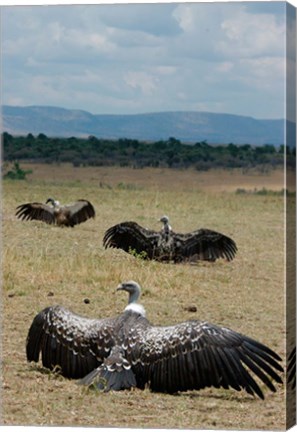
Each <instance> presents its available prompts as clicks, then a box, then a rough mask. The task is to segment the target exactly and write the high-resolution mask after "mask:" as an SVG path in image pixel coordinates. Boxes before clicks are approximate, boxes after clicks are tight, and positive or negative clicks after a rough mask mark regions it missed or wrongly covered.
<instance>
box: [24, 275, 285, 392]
mask: <svg viewBox="0 0 297 432" xmlns="http://www.w3.org/2000/svg"><path fill="white" fill-rule="evenodd" d="M117 290H124V291H127V292H128V293H129V302H128V305H127V306H126V308H125V309H124V311H123V312H122V313H121V314H120V315H118V316H116V317H114V318H105V319H90V318H85V317H82V316H80V315H77V314H75V313H73V312H71V311H70V310H68V309H65V308H64V307H62V306H51V307H47V308H46V309H44V310H42V311H41V312H40V313H38V315H36V316H35V318H34V319H33V322H32V324H31V327H30V329H29V332H28V337H27V343H26V352H27V360H28V361H29V362H32V361H34V362H38V360H39V354H40V352H41V357H42V364H43V366H44V367H45V368H48V369H51V370H56V371H57V370H58V371H59V372H60V373H61V374H62V375H63V376H65V377H68V378H74V379H79V381H78V383H79V384H83V385H86V386H90V387H95V388H98V389H100V390H104V391H109V390H115V391H116V390H124V389H127V390H128V389H131V388H132V387H137V388H139V389H144V388H146V387H147V388H150V389H151V391H154V392H163V393H169V394H173V393H177V392H182V391H187V390H199V389H203V388H205V387H216V388H219V387H223V388H224V389H229V388H233V389H235V390H237V391H240V390H245V391H246V392H247V393H249V394H251V395H254V396H258V397H259V398H261V399H264V393H263V391H262V389H261V387H260V385H259V383H257V381H260V384H262V385H263V387H264V385H265V386H267V387H268V388H269V389H270V390H271V391H272V392H275V391H276V387H275V386H274V384H273V382H272V381H273V380H274V381H276V382H277V383H282V379H281V377H280V375H279V373H278V372H282V371H283V368H282V366H281V365H280V361H281V358H280V357H279V356H278V355H277V354H276V353H275V352H274V351H272V350H271V349H270V348H268V347H267V346H265V345H263V344H262V343H260V342H257V341H255V340H253V339H251V338H249V337H247V336H244V335H242V334H240V333H237V332H236V331H233V330H231V329H229V328H227V327H219V326H217V325H214V324H210V323H208V322H206V321H198V320H192V321H186V322H182V323H180V324H175V325H172V326H167V327H162V326H154V325H152V324H151V323H150V322H149V321H148V320H147V318H146V317H145V309H144V308H143V306H142V305H141V304H139V303H137V300H138V298H139V295H140V286H139V285H138V284H137V283H136V282H134V281H128V282H123V283H121V284H120V285H119V286H118V287H117Z"/></svg>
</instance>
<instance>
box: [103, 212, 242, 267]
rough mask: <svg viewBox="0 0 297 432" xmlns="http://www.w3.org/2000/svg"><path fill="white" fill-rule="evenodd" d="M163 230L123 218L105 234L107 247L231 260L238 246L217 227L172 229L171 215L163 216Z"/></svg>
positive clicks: (162, 256) (146, 254) (155, 255)
mask: <svg viewBox="0 0 297 432" xmlns="http://www.w3.org/2000/svg"><path fill="white" fill-rule="evenodd" d="M160 222H162V223H163V227H162V229H161V231H159V232H158V231H153V230H151V229H147V228H144V227H142V226H140V225H139V224H137V223H136V222H122V223H119V224H117V225H114V226H112V227H110V228H109V229H108V230H107V231H106V232H105V234H104V238H103V246H104V247H105V248H108V247H111V248H118V249H123V250H124V251H126V252H128V253H132V254H137V255H138V256H141V257H143V258H146V259H153V260H157V261H165V262H169V261H173V262H176V263H178V262H183V261H192V262H195V261H199V260H205V261H215V260H216V259H218V258H225V259H226V260H227V261H231V260H232V259H233V258H234V256H235V254H236V252H237V246H236V243H235V242H234V240H232V239H231V238H230V237H227V236H225V235H224V234H221V233H219V232H216V231H212V230H209V229H203V228H201V229H198V230H196V231H193V232H190V233H187V234H180V233H176V232H174V231H173V230H172V228H171V226H170V225H169V219H168V217H167V216H163V217H162V218H161V219H160Z"/></svg>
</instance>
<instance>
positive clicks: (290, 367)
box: [287, 346, 296, 390]
mask: <svg viewBox="0 0 297 432" xmlns="http://www.w3.org/2000/svg"><path fill="white" fill-rule="evenodd" d="M287 382H288V384H290V385H291V388H292V389H293V390H295V388H296V346H294V347H293V349H292V350H291V352H290V354H289V356H288V364H287Z"/></svg>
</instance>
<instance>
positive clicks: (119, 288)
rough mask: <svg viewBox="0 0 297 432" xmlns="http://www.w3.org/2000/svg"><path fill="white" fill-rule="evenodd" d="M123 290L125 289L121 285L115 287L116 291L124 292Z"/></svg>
mask: <svg viewBox="0 0 297 432" xmlns="http://www.w3.org/2000/svg"><path fill="white" fill-rule="evenodd" d="M124 289H125V288H124V286H123V284H119V285H118V286H117V289H116V291H121V290H124Z"/></svg>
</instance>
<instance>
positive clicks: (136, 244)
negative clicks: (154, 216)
mask: <svg viewBox="0 0 297 432" xmlns="http://www.w3.org/2000/svg"><path fill="white" fill-rule="evenodd" d="M159 239H160V234H159V233H158V232H156V231H153V230H148V229H146V228H143V227H142V226H140V225H138V224H137V223H136V222H122V223H120V224H117V225H114V226H112V227H111V228H109V229H108V230H107V231H106V232H105V234H104V237H103V246H104V247H105V248H108V247H112V248H118V249H123V250H124V251H126V252H129V253H131V252H132V251H135V252H136V253H137V254H141V253H142V252H145V253H146V257H147V258H149V259H153V258H154V256H155V253H156V248H157V246H158V241H159Z"/></svg>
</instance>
